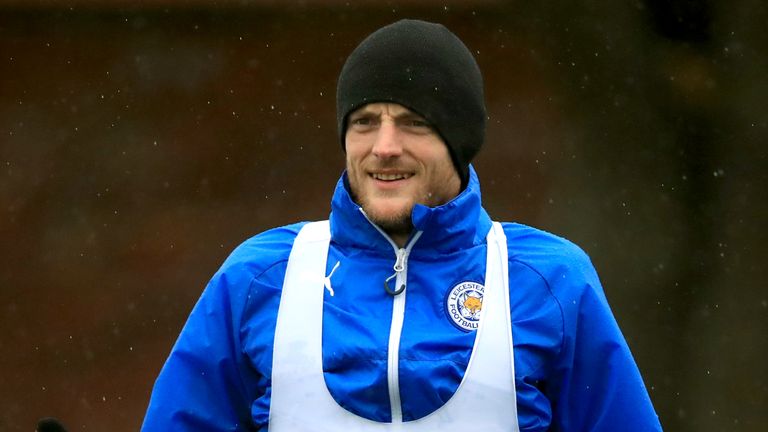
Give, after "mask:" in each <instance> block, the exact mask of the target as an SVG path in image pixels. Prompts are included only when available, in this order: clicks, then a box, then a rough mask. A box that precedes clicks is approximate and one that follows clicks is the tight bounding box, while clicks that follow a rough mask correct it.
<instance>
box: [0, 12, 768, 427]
mask: <svg viewBox="0 0 768 432" xmlns="http://www.w3.org/2000/svg"><path fill="white" fill-rule="evenodd" d="M43 3H44V2H43ZM310 3H311V4H310V5H309V6H307V5H304V6H298V7H297V6H296V5H292V6H291V7H281V6H278V5H275V4H272V3H270V2H265V3H262V4H261V6H248V5H247V3H239V2H228V3H227V7H226V8H221V9H217V8H216V7H214V6H206V5H205V2H196V6H195V8H194V9H193V8H190V7H182V6H175V7H168V8H165V9H164V8H163V7H157V4H159V3H155V4H154V5H155V7H153V8H152V9H142V8H131V9H121V8H116V7H111V8H106V7H104V6H99V5H98V2H80V3H77V2H75V6H76V7H74V8H73V9H72V10H70V9H68V8H60V9H53V8H51V7H49V6H40V7H36V8H34V9H19V8H13V7H11V6H8V4H6V6H4V7H3V9H0V353H2V354H1V355H0V430H9V431H17V430H19V431H20V430H31V429H32V428H33V426H34V422H35V420H36V419H37V418H39V417H43V416H48V415H53V416H57V417H59V418H61V419H62V420H63V421H64V422H65V423H66V424H67V425H68V426H69V427H70V429H71V430H114V431H123V430H125V431H129V430H136V429H138V427H139V425H140V423H141V419H142V417H143V410H144V408H145V407H146V403H147V401H148V397H149V392H150V389H151V386H152V383H153V380H154V378H155V376H156V374H157V372H158V370H159V368H160V367H161V365H162V363H163V361H164V359H165V356H166V355H167V353H168V351H169V350H170V347H171V345H172V344H173V341H174V340H175V337H176V335H177V334H178V331H179V329H180V328H181V326H182V325H183V322H184V320H185V318H186V315H187V314H188V312H189V310H190V309H191V307H192V305H193V304H194V302H195V300H196V299H197V297H198V295H199V293H200V291H201V289H202V288H203V286H204V285H205V283H206V282H207V279H208V278H209V277H210V275H212V274H213V272H214V271H215V270H216V268H217V266H218V265H219V264H220V263H221V261H222V260H223V259H224V258H225V257H226V255H227V254H228V253H229V251H230V250H231V249H232V248H233V247H234V246H235V245H236V244H238V243H239V242H240V241H242V240H244V239H245V238H247V237H248V236H250V235H253V234H255V233H257V232H259V231H260V230H263V229H265V228H268V227H271V226H275V225H283V224H286V223H290V222H294V221H298V220H305V219H320V218H324V217H326V216H327V213H328V211H329V204H328V199H329V197H330V194H331V191H332V188H333V186H334V183H335V181H336V179H337V177H338V175H339V174H340V172H341V170H342V169H343V158H342V155H341V152H340V148H339V144H338V141H337V139H336V135H335V134H336V132H335V127H334V118H335V116H334V91H335V79H336V76H337V74H338V71H339V69H340V66H341V64H342V62H343V60H344V58H345V56H346V55H347V54H348V53H349V51H350V50H351V49H352V48H353V47H354V46H355V44H356V43H357V42H358V41H359V40H360V39H361V38H362V37H364V36H365V35H366V34H368V33H369V32H370V31H372V30H374V29H375V28H378V27H379V26H381V25H383V24H385V23H389V22H391V21H394V20H396V19H398V18H401V17H406V16H408V17H421V18H426V19H431V20H437V21H441V22H443V23H445V24H446V25H447V26H448V27H449V28H451V29H452V30H454V31H455V32H456V33H457V34H459V36H460V37H462V39H464V40H465V41H466V43H467V45H468V46H469V47H470V48H471V49H472V50H473V51H474V52H475V54H476V56H477V58H478V61H479V63H480V65H481V68H482V69H483V72H484V76H485V79H486V85H487V88H486V93H487V103H488V108H489V115H490V123H489V131H488V140H487V146H486V148H485V149H484V150H483V152H482V153H481V155H480V156H479V158H478V160H477V161H476V167H477V168H478V171H479V173H480V177H481V182H482V184H483V193H484V202H485V206H486V207H487V208H488V210H489V211H490V213H491V214H492V215H493V216H494V217H495V218H497V219H502V220H515V221H520V222H524V223H528V224H532V225H536V226H539V227H541V228H544V229H547V230H550V231H554V232H557V233H559V234H561V235H563V236H565V237H568V238H570V239H572V240H574V241H576V242H577V243H579V244H580V245H581V246H582V247H583V248H584V249H586V250H587V252H589V253H590V255H591V256H592V258H593V261H594V262H595V264H596V266H597V267H598V270H599V272H600V274H601V277H602V280H603V283H604V285H605V288H606V293H607V295H608V298H609V300H610V301H611V304H612V306H613V308H614V312H615V314H616V316H617V318H618V320H619V322H620V323H621V325H622V328H623V329H624V332H625V335H626V336H627V338H628V340H629V341H630V344H631V346H632V348H633V352H634V353H635V355H636V358H637V360H638V363H639V365H640V367H641V369H642V371H643V373H644V377H645V380H646V383H647V385H648V387H649V389H650V391H651V396H652V398H653V399H654V402H655V404H656V407H657V410H658V412H659V414H660V416H661V418H662V422H663V423H664V424H665V426H666V428H667V429H668V430H676V431H678V430H679V431H716V430H717V431H719V430H749V431H752V430H755V431H756V430H762V428H763V427H764V424H765V423H766V422H767V421H768V414H766V411H765V406H766V404H767V403H768V377H767V375H768V374H767V373H766V372H768V368H767V367H766V366H765V358H766V355H767V354H768V336H766V332H765V330H766V328H768V326H767V325H766V324H768V293H767V292H766V288H765V280H766V270H765V265H764V261H765V257H766V256H767V254H766V252H767V251H766V246H765V245H766V240H768V239H766V229H765V221H766V215H767V212H766V206H767V204H766V202H765V198H764V197H765V189H766V187H768V181H766V160H765V159H766V153H767V151H766V148H765V143H766V138H768V118H767V117H768V115H767V114H766V111H765V109H764V108H762V106H763V105H764V102H763V101H764V100H765V99H766V96H768V81H767V80H766V78H765V72H766V70H768V68H766V66H768V64H767V63H768V58H766V54H765V53H766V52H768V41H767V40H766V37H765V32H764V31H763V30H764V29H763V28H762V27H761V25H762V24H764V23H765V22H766V20H765V18H766V10H765V6H764V5H763V4H762V3H760V2H758V1H752V0H740V1H738V2H735V3H733V2H731V3H729V4H728V6H727V7H725V6H722V7H721V6H718V5H715V4H713V3H708V2H704V1H699V2H683V1H673V2H655V1H647V2H639V3H637V4H634V5H627V6H619V5H616V6H610V7H608V6H605V5H600V6H598V5H597V4H593V3H590V2H586V3H583V2H579V5H578V6H577V5H575V4H574V5H572V4H571V3H576V2H565V1H562V2H542V3H544V4H545V5H543V6H525V5H521V4H512V5H505V4H501V2H490V1H488V2H475V3H474V4H470V5H469V6H453V5H449V6H448V7H444V6H443V5H442V4H439V5H430V6H423V7H414V6H407V5H406V6H404V5H401V4H399V3H397V2H391V3H390V4H389V5H388V6H387V7H380V8H377V7H374V6H346V5H345V3H344V2H331V5H330V6H325V7H321V5H320V3H322V2H314V3H312V2H310ZM83 4H85V5H86V6H87V7H84V6H82V5H83ZM168 4H169V5H171V6H172V5H173V3H171V2H168ZM265 4H266V5H269V6H265ZM0 6H2V4H0Z"/></svg>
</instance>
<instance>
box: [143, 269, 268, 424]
mask: <svg viewBox="0 0 768 432" xmlns="http://www.w3.org/2000/svg"><path fill="white" fill-rule="evenodd" d="M251 280H252V277H251V275H250V274H249V272H245V271H240V272H238V271H232V269H230V271H229V272H226V271H224V270H221V271H219V273H217V274H216V275H215V276H214V277H213V279H212V280H211V282H210V283H209V284H208V286H207V287H206V289H205V290H204V291H203V294H202V296H201V297H200V299H199V300H198V302H197V304H196V305H195V307H194V309H193V310H192V313H191V314H190V316H189V318H188V320H187V322H186V324H185V325H184V328H183V330H182V331H181V334H180V335H179V338H178V340H177V341H176V344H175V345H174V347H173V349H172V351H171V354H170V356H169V357H168V359H167V361H166V363H165V365H164V366H163V368H162V370H161V372H160V375H159V377H158V378H157V381H156V382H155V386H154V389H153V391H152V396H151V399H150V402H149V407H148V409H147V413H146V417H145V418H144V424H143V426H142V431H147V432H153V431H171V430H173V431H241V430H255V428H254V427H253V425H252V423H251V416H250V401H253V400H254V399H255V397H256V396H255V395H254V393H255V391H256V390H255V384H254V383H256V382H258V381H259V378H260V377H259V376H258V373H257V372H256V371H255V370H253V369H252V368H251V367H249V365H248V363H247V362H246V361H244V360H243V359H244V356H243V354H242V350H241V348H240V346H241V344H240V335H239V328H240V325H239V323H240V320H241V317H240V314H241V313H242V310H243V305H244V302H245V301H246V298H247V296H248V287H249V284H250V282H251Z"/></svg>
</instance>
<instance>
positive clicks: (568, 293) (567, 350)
mask: <svg viewBox="0 0 768 432" xmlns="http://www.w3.org/2000/svg"><path fill="white" fill-rule="evenodd" d="M574 249H577V248H575V247H574ZM573 255H574V256H573V257H572V258H573V259H572V260H571V262H570V264H569V265H568V270H563V271H561V272H558V273H559V275H555V276H556V277H555V281H553V284H556V285H559V286H558V287H557V288H555V290H556V291H558V297H559V298H560V303H561V307H562V309H563V315H564V316H563V318H564V324H565V329H564V340H563V346H562V352H561V355H560V356H559V357H560V359H559V364H558V366H557V369H556V371H555V376H556V377H557V379H556V380H555V385H554V386H553V387H554V388H553V389H552V390H553V391H554V392H555V394H553V395H552V397H553V399H555V401H556V402H555V403H554V404H553V405H554V407H555V409H554V418H553V425H554V426H555V430H559V431H567V432H571V431H574V432H575V431H592V432H609V431H617V430H621V431H626V432H632V431H638V432H640V431H642V432H647V431H660V430H661V425H660V423H659V420H658V417H657V415H656V412H655V411H654V408H653V405H652V403H651V400H650V397H649V395H648V392H647V390H646V388H645V385H644V384H643V380H642V378H641V376H640V372H639V370H638V367H637V365H636V364H635V361H634V359H633V358H632V354H631V353H630V351H629V347H628V346H627V343H626V341H625V339H624V336H623V335H622V333H621V331H620V330H619V326H618V324H617V323H616V320H615V319H614V317H613V314H612V313H611V310H610V308H609V306H608V302H607V300H606V297H605V294H604V292H603V289H602V287H601V285H600V281H599V280H598V277H597V274H596V272H595V270H594V267H593V266H592V264H591V262H590V261H589V258H588V257H587V256H586V254H584V253H583V252H582V251H581V250H580V249H577V250H576V251H575V252H574V254H573Z"/></svg>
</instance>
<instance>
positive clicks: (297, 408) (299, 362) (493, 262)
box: [269, 221, 519, 432]
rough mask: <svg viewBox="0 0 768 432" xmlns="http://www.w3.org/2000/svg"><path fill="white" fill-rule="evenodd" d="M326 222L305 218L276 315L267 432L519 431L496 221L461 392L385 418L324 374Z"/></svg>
mask: <svg viewBox="0 0 768 432" xmlns="http://www.w3.org/2000/svg"><path fill="white" fill-rule="evenodd" d="M330 237H331V236H330V229H329V224H328V221H322V222H312V223H308V224H306V225H305V226H304V227H303V228H302V229H301V231H300V232H299V234H298V236H297V237H296V240H295V242H294V245H293V249H292V250H291V254H290V257H289V259H288V268H287V270H286V273H285V281H284V283H283V292H282V296H281V298H280V309H279V310H278V314H277V326H276V329H275V342H274V349H273V360H272V395H271V403H270V411H269V430H270V432H305V431H306V432H309V431H313V432H314V431H318V432H320V431H322V432H325V431H327V432H331V431H344V432H353V431H355V432H357V431H360V432H367V431H408V432H410V431H440V430H445V431H448V430H450V431H470V430H474V431H489V432H490V431H513V432H518V431H519V427H518V423H517V400H516V396H515V373H514V356H513V345H512V318H511V315H510V310H509V277H508V262H507V239H506V237H505V235H504V231H503V230H502V228H501V225H500V224H499V223H496V222H495V223H494V224H493V228H492V229H491V231H490V232H489V233H488V247H487V250H488V253H487V264H486V276H485V293H484V295H483V302H482V315H481V317H480V323H479V327H478V329H477V336H476V338H475V346H474V347H473V349H472V355H471V357H470V360H469V365H468V366H467V370H466V372H465V373H464V378H463V380H462V382H461V384H460V385H459V387H458V389H457V390H456V393H454V395H453V396H452V397H451V398H450V399H449V400H448V401H447V402H446V403H445V404H444V405H443V406H442V407H440V408H438V409H437V410H436V411H434V412H433V413H431V414H429V415H427V416H426V417H423V418H420V419H418V420H414V421H409V422H402V423H380V422H375V421H372V420H368V419H366V418H363V417H360V416H358V415H356V414H353V413H351V412H349V411H347V410H345V409H344V408H342V407H341V406H339V404H338V403H336V401H335V400H334V399H333V396H331V394H330V392H329V391H328V388H327V387H326V384H325V379H324V378H323V347H322V332H323V322H322V321H323V292H324V289H325V288H324V280H325V271H326V260H327V257H328V245H329V243H330Z"/></svg>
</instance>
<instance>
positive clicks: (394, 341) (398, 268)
mask: <svg viewBox="0 0 768 432" xmlns="http://www.w3.org/2000/svg"><path fill="white" fill-rule="evenodd" d="M360 212H361V213H362V214H363V216H365V219H367V220H368V222H369V223H370V224H371V225H373V227H374V228H376V230H377V231H379V233H381V235H382V236H384V238H385V239H387V241H389V244H390V245H392V249H393V250H394V251H395V264H394V266H393V270H394V271H395V273H394V274H393V275H392V276H390V277H388V278H387V279H386V280H385V281H384V287H385V289H387V292H389V293H390V294H392V323H391V324H390V327H389V344H388V346H387V389H388V390H389V405H390V409H391V413H392V424H400V423H402V422H403V409H402V406H401V405H400V373H399V372H400V367H399V363H400V334H401V333H402V331H403V320H404V319H405V291H406V285H407V280H408V255H409V254H410V253H411V249H413V245H414V244H416V242H417V241H418V240H419V237H421V234H422V231H416V233H415V234H414V235H413V236H412V237H411V238H410V239H409V240H408V243H407V244H406V245H405V248H398V247H397V245H396V244H395V242H394V241H392V239H391V238H390V237H389V235H387V233H385V232H384V230H382V229H381V228H380V227H379V226H378V225H376V224H375V223H373V222H371V220H370V219H368V215H366V214H365V212H364V211H363V209H362V208H360ZM392 279H395V287H396V288H395V290H394V291H390V288H389V285H388V283H389V282H390V281H391V280H392Z"/></svg>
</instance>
